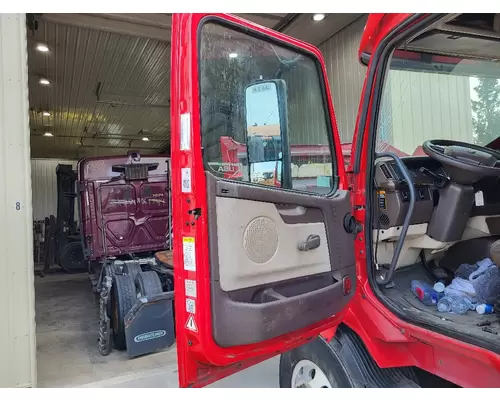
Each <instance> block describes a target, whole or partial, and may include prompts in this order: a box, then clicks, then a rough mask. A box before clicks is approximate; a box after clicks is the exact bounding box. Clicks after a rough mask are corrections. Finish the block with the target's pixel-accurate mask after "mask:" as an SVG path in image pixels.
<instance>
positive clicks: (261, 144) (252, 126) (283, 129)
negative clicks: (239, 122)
mask: <svg viewBox="0 0 500 400" xmlns="http://www.w3.org/2000/svg"><path fill="white" fill-rule="evenodd" d="M245 116H246V135H245V136H246V147H247V156H248V165H249V174H250V177H249V178H250V181H251V182H254V183H259V184H263V185H270V186H278V187H286V188H291V180H290V178H289V177H288V176H287V174H286V171H287V170H288V171H289V170H290V168H289V165H290V163H289V160H290V154H289V146H288V136H287V133H288V116H287V93H286V83H285V81H283V80H282V79H273V80H261V81H258V82H256V83H253V84H251V85H248V86H247V87H246V88H245ZM287 166H288V168H287Z"/></svg>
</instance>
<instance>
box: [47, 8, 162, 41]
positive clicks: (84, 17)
mask: <svg viewBox="0 0 500 400" xmlns="http://www.w3.org/2000/svg"><path fill="white" fill-rule="evenodd" d="M124 15H125V14H117V15H116V16H114V14H42V16H41V18H42V19H43V20H44V21H47V22H52V23H55V24H62V25H71V26H78V27H80V28H86V29H93V30H98V31H104V32H111V33H116V34H120V35H127V36H136V37H143V38H147V39H155V40H161V41H164V42H170V36H171V28H170V26H169V24H168V23H167V22H165V24H163V26H158V25H159V23H158V21H151V22H150V23H149V24H148V23H147V21H145V20H144V19H141V20H140V23H139V22H138V21H137V18H136V20H135V21H134V19H133V18H132V17H129V18H126V17H124ZM163 15H165V20H166V21H167V19H168V18H169V17H168V16H167V15H166V14H163ZM131 21H133V22H131Z"/></svg>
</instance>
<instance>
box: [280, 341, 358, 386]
mask: <svg viewBox="0 0 500 400" xmlns="http://www.w3.org/2000/svg"><path fill="white" fill-rule="evenodd" d="M279 381H280V387H282V388H333V387H338V388H351V387H353V383H352V381H351V378H350V377H349V373H348V371H347V370H346V368H345V367H344V365H343V364H342V360H341V359H340V358H339V357H338V354H337V353H336V352H335V351H334V350H333V349H332V348H331V347H330V346H329V345H328V343H327V342H326V341H325V340H324V339H323V338H318V339H316V340H314V341H312V342H309V343H306V344H305V345H303V346H300V347H298V348H296V349H293V350H291V351H289V352H287V353H284V354H282V355H281V358H280V371H279Z"/></svg>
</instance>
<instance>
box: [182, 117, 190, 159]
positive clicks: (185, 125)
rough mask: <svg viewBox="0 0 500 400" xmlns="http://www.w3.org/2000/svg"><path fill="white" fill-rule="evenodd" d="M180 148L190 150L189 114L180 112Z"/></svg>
mask: <svg viewBox="0 0 500 400" xmlns="http://www.w3.org/2000/svg"><path fill="white" fill-rule="evenodd" d="M181 150H191V115H189V113H185V114H181Z"/></svg>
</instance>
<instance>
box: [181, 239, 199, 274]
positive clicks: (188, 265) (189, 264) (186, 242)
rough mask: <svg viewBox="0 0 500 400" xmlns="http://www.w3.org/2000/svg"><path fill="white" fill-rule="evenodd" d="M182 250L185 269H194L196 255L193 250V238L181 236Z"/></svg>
mask: <svg viewBox="0 0 500 400" xmlns="http://www.w3.org/2000/svg"><path fill="white" fill-rule="evenodd" d="M182 252H183V254H184V269H185V270H186V271H196V257H195V250H194V238H192V237H184V238H182Z"/></svg>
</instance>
